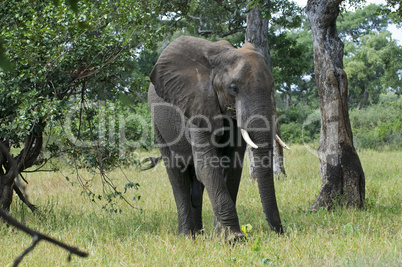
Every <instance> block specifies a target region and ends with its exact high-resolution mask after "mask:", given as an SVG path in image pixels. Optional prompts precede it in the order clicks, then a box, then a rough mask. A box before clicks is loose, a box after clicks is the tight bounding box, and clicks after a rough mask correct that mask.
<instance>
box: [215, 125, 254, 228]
mask: <svg viewBox="0 0 402 267" xmlns="http://www.w3.org/2000/svg"><path fill="white" fill-rule="evenodd" d="M239 135H240V131H237V133H236V134H234V136H231V137H230V138H233V139H234V140H232V141H230V142H228V140H227V139H226V137H225V136H224V137H223V140H224V142H228V143H230V144H233V145H231V146H227V147H225V148H223V149H222V158H225V160H224V161H222V162H224V163H225V164H222V165H223V167H224V169H223V171H224V176H225V182H226V186H227V188H228V190H229V194H230V197H231V199H232V200H233V202H234V204H235V205H236V199H237V193H238V191H239V185H240V179H241V174H242V170H243V161H244V153H245V150H246V143H245V142H244V141H243V139H242V138H241V137H240V138H239ZM228 138H229V137H228ZM216 225H217V218H216V216H214V226H216Z"/></svg>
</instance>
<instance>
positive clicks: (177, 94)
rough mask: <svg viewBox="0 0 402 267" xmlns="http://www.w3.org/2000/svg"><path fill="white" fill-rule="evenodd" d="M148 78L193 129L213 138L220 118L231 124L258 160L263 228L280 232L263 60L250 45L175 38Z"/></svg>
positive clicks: (268, 78)
mask: <svg viewBox="0 0 402 267" xmlns="http://www.w3.org/2000/svg"><path fill="white" fill-rule="evenodd" d="M150 77H151V81H152V83H153V84H154V86H155V91H156V93H157V94H158V95H159V96H160V97H161V98H163V99H164V100H165V101H166V102H168V103H171V104H173V105H175V106H177V107H179V108H180V109H181V111H182V112H183V113H184V115H185V116H186V117H187V118H196V119H193V120H192V122H193V123H194V124H195V125H196V126H198V127H203V128H205V127H210V128H211V133H215V134H218V135H219V133H220V131H219V129H222V127H223V120H224V119H223V118H224V115H227V116H229V117H231V118H233V119H235V120H236V123H237V126H238V127H239V128H240V129H242V134H243V137H244V139H245V140H246V142H247V143H249V144H250V145H251V146H252V147H254V149H255V151H254V157H255V158H258V159H259V165H260V166H259V167H258V168H257V180H258V184H259V189H260V196H261V201H262V204H263V208H264V212H265V214H266V217H267V220H268V223H269V224H270V226H271V227H272V228H273V229H275V230H276V231H278V232H282V226H281V222H280V218H279V212H278V208H277V204H276V198H275V190H274V183H273V173H272V164H271V163H272V142H273V133H272V125H273V123H272V103H271V90H272V88H273V78H272V75H271V72H270V71H269V70H268V67H267V64H266V60H265V58H264V57H263V56H262V55H261V54H260V53H258V52H257V51H256V50H255V48H254V46H253V45H251V44H245V45H244V46H243V47H242V48H239V49H235V48H233V46H231V45H230V44H229V43H228V42H226V41H219V42H210V41H207V40H203V39H198V38H194V37H180V38H178V39H176V40H175V41H174V42H172V43H171V44H170V45H169V46H168V47H167V48H166V49H165V50H164V51H163V53H162V54H161V56H160V57H159V60H158V62H157V63H156V65H155V67H154V69H153V71H152V73H151V76H150ZM208 122H209V123H210V124H209V123H208ZM257 147H258V148H257Z"/></svg>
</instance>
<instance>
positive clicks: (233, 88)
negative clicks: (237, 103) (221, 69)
mask: <svg viewBox="0 0 402 267" xmlns="http://www.w3.org/2000/svg"><path fill="white" fill-rule="evenodd" d="M229 93H230V94H231V95H233V96H236V95H237V93H238V89H237V86H236V84H234V83H232V84H231V85H230V87H229Z"/></svg>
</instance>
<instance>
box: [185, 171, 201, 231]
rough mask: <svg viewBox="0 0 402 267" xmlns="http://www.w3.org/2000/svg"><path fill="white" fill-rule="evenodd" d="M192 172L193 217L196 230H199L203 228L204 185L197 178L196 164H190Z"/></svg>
mask: <svg viewBox="0 0 402 267" xmlns="http://www.w3.org/2000/svg"><path fill="white" fill-rule="evenodd" d="M188 168H189V171H190V172H191V217H192V218H193V223H194V230H195V232H199V231H201V229H202V227H203V226H202V199H203V194H204V185H203V184H202V183H201V182H200V181H198V180H197V177H196V175H195V169H194V166H189V167H188Z"/></svg>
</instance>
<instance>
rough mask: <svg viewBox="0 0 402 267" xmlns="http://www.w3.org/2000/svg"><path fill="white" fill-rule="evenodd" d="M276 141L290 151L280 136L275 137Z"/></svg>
mask: <svg viewBox="0 0 402 267" xmlns="http://www.w3.org/2000/svg"><path fill="white" fill-rule="evenodd" d="M275 140H276V142H278V143H279V144H280V145H281V146H282V147H283V148H285V149H287V150H290V148H289V147H288V146H287V145H286V144H285V143H284V142H283V141H282V139H281V138H280V137H279V136H278V135H275Z"/></svg>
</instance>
